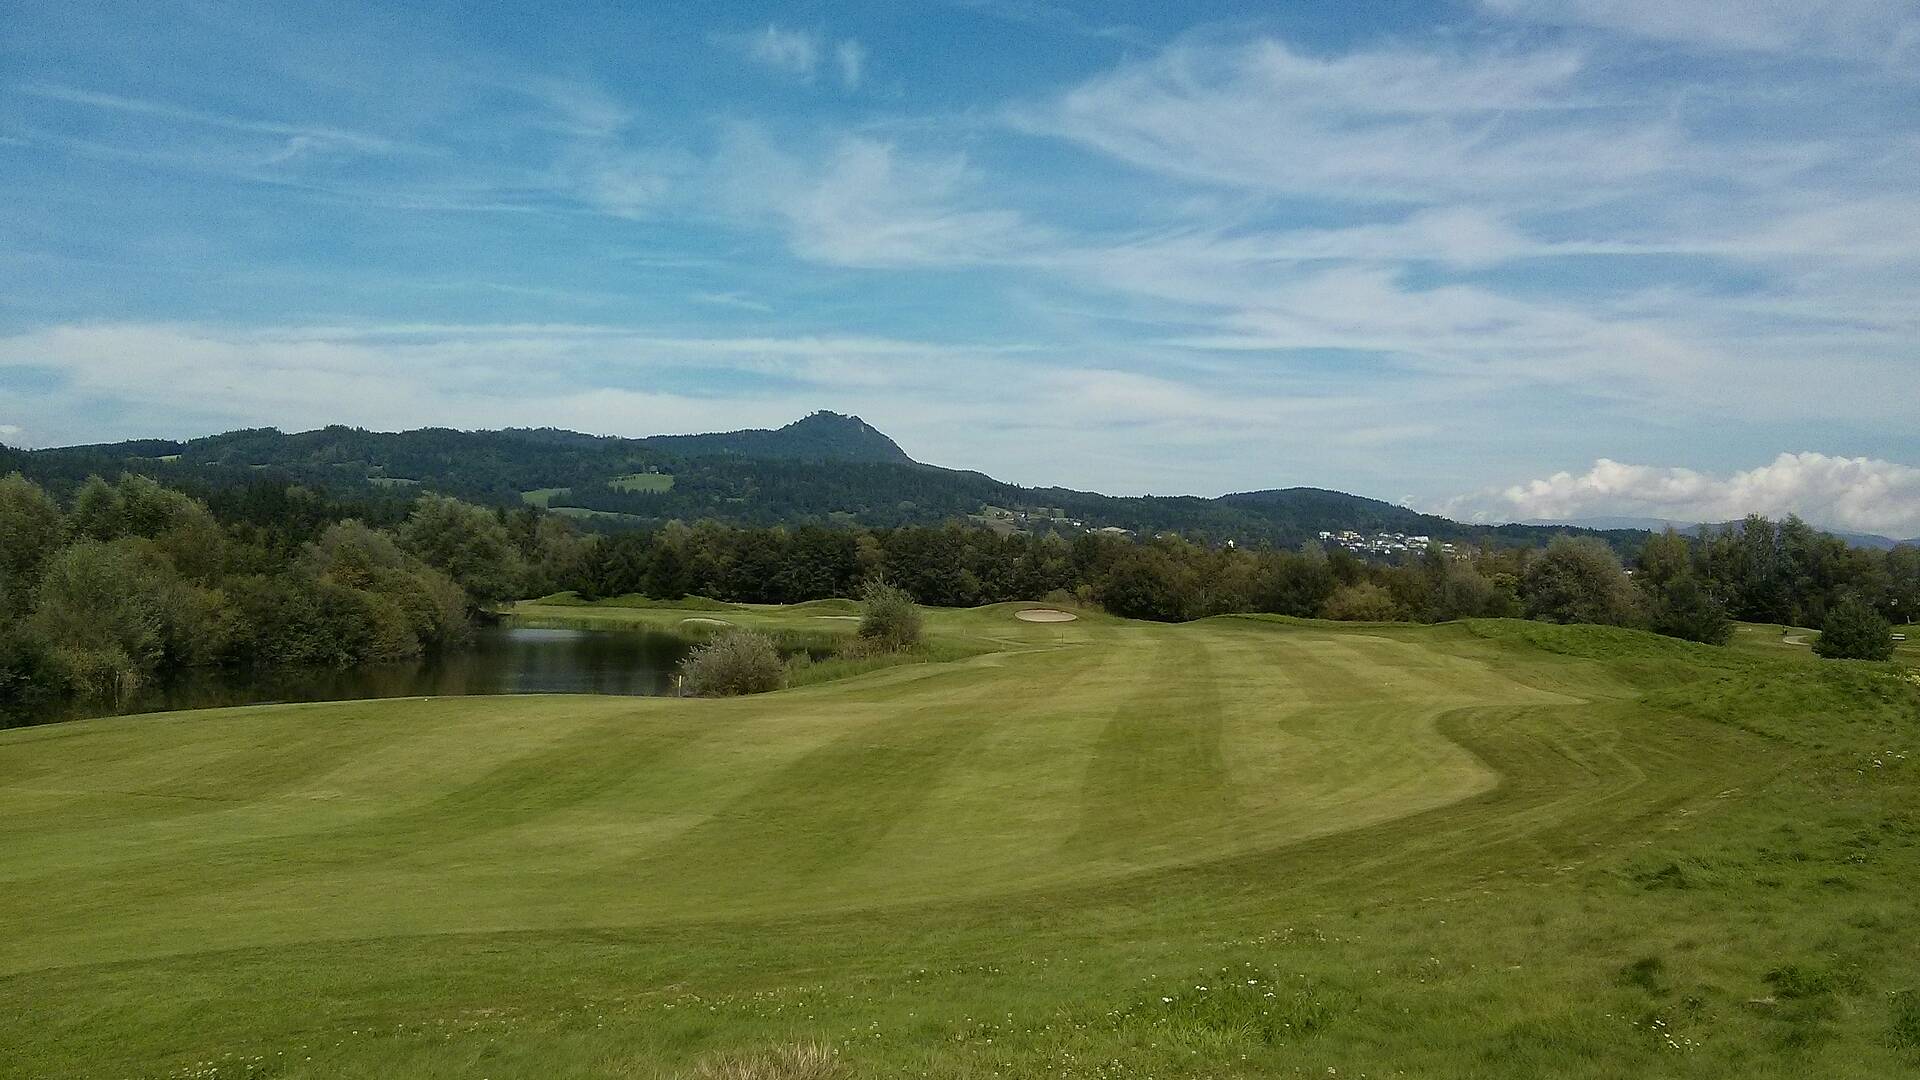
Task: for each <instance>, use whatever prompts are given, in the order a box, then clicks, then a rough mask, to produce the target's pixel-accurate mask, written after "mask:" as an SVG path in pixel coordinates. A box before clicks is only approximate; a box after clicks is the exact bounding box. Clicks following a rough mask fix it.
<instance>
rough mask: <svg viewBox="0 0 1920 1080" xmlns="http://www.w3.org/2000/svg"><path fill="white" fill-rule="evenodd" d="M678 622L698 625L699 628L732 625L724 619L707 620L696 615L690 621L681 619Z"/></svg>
mask: <svg viewBox="0 0 1920 1080" xmlns="http://www.w3.org/2000/svg"><path fill="white" fill-rule="evenodd" d="M680 622H681V623H682V624H685V623H699V624H700V625H701V626H732V625H733V624H732V623H730V622H728V621H727V620H725V619H707V618H702V617H700V616H698V615H696V616H694V617H693V618H691V619H681V620H680Z"/></svg>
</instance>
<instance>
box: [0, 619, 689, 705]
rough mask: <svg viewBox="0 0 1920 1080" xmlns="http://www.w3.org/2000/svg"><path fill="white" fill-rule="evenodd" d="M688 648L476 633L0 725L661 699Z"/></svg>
mask: <svg viewBox="0 0 1920 1080" xmlns="http://www.w3.org/2000/svg"><path fill="white" fill-rule="evenodd" d="M691 645H692V643H691V642H689V641H687V640H686V639H685V638H681V637H677V636H675V635H672V634H666V633H658V632H651V631H644V630H574V629H548V628H541V627H532V626H515V625H511V624H500V625H494V626H482V627H479V628H478V629H477V630H476V631H475V632H474V641H473V645H472V647H470V648H468V649H466V650H464V651H462V652H458V653H454V654H452V655H449V656H444V657H438V658H436V659H433V660H422V661H415V662H412V663H405V664H370V665H364V666H361V667H355V668H347V669H345V670H334V669H331V668H323V669H312V668H302V669H294V670H285V669H281V670H273V669H268V670H252V669H246V668H235V669H211V670H206V669H202V670H193V671H186V672H181V673H179V674H178V675H176V676H174V677H173V678H171V679H169V680H168V681H166V682H164V683H156V684H155V685H153V686H151V687H147V688H145V689H143V690H141V691H140V692H139V693H137V694H135V695H134V696H133V698H132V699H131V700H129V701H127V702H125V703H124V704H123V705H122V706H121V707H119V708H115V707H113V705H112V703H110V702H72V701H67V702H61V703H59V704H57V705H55V706H54V707H53V708H52V709H50V710H47V711H45V712H42V713H39V714H34V715H29V716H25V717H13V718H11V723H9V721H8V719H7V718H3V717H0V727H5V726H11V725H14V724H19V723H22V722H24V723H28V724H44V723H51V722H54V721H58V720H78V719H82V718H84V717H89V716H108V715H113V714H116V713H143V712H165V711H169V710H173V709H211V708H219V707H222V706H227V705H261V704H266V703H269V702H283V701H345V700H351V699H356V698H380V697H429V696H442V695H456V696H457V695H463V694H637V695H658V694H666V693H669V692H670V691H671V689H672V678H673V672H674V669H675V668H676V667H677V666H678V665H679V663H680V660H681V658H682V657H684V656H685V655H686V653H687V650H688V649H689V648H690V647H691Z"/></svg>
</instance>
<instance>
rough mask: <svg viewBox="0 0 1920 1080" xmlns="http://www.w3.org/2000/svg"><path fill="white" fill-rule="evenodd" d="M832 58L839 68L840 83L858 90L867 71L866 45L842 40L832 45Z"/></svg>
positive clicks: (849, 88) (850, 88)
mask: <svg viewBox="0 0 1920 1080" xmlns="http://www.w3.org/2000/svg"><path fill="white" fill-rule="evenodd" d="M833 60H834V64H835V66H837V67H838V68H839V69H840V85H841V86H844V87H846V88H847V89H848V90H858V89H859V88H860V80H861V79H862V78H863V77H864V76H865V75H866V71H867V47H866V46H865V45H862V44H860V43H859V42H858V41H854V40H851V39H849V40H847V41H843V42H841V43H840V44H838V45H836V46H834V47H833Z"/></svg>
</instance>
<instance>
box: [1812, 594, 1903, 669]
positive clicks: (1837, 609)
mask: <svg viewBox="0 0 1920 1080" xmlns="http://www.w3.org/2000/svg"><path fill="white" fill-rule="evenodd" d="M1813 651H1814V652H1816V653H1819V654H1820V655H1821V656H1824V657H1826V658H1827V659H1829V660H1891V659H1893V627H1892V625H1890V624H1889V623H1888V622H1887V620H1885V619H1883V618H1881V617H1880V613H1879V612H1878V611H1875V610H1874V609H1873V605H1872V604H1869V603H1867V602H1866V601H1865V600H1862V599H1860V597H1858V596H1856V595H1851V594H1850V595H1848V596H1847V597H1846V598H1845V599H1843V600H1841V601H1840V602H1839V603H1838V604H1835V605H1834V606H1833V608H1832V609H1831V610H1829V611H1828V612H1827V621H1826V622H1825V623H1823V624H1821V627H1820V639H1819V640H1818V641H1815V642H1814V643H1813Z"/></svg>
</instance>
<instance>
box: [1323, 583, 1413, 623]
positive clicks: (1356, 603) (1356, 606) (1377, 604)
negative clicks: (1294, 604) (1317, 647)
mask: <svg viewBox="0 0 1920 1080" xmlns="http://www.w3.org/2000/svg"><path fill="white" fill-rule="evenodd" d="M1320 615H1321V617H1322V618H1326V619H1339V620H1340V621H1342V622H1392V621H1394V620H1395V619H1398V618H1399V617H1400V605H1399V604H1398V603H1397V602H1395V601H1394V599H1393V594H1392V593H1390V592H1388V591H1387V590H1385V589H1383V588H1381V587H1380V586H1378V585H1375V584H1374V583H1373V582H1371V581H1363V582H1360V583H1359V584H1357V585H1342V586H1340V587H1339V588H1338V589H1335V590H1334V591H1333V595H1332V596H1329V597H1327V602H1326V604H1325V605H1324V606H1322V607H1321V609H1320Z"/></svg>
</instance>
